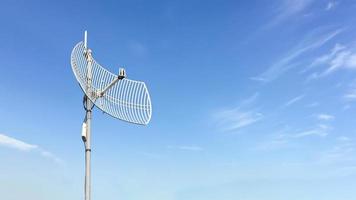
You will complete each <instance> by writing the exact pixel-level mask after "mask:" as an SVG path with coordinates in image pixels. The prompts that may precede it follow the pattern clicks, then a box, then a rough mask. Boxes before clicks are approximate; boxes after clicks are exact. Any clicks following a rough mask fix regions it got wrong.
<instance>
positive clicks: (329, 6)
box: [325, 1, 338, 11]
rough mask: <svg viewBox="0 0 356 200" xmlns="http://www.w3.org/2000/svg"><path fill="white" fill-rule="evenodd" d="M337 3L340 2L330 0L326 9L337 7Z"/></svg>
mask: <svg viewBox="0 0 356 200" xmlns="http://www.w3.org/2000/svg"><path fill="white" fill-rule="evenodd" d="M337 4H338V2H336V1H329V2H328V3H327V4H326V6H325V10H326V11H329V10H331V9H333V8H335V7H336V6H337Z"/></svg>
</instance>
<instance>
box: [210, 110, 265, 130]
mask: <svg viewBox="0 0 356 200" xmlns="http://www.w3.org/2000/svg"><path fill="white" fill-rule="evenodd" d="M216 117H217V118H218V123H219V126H220V127H221V128H222V130H224V131H232V130H237V129H240V128H243V127H245V126H249V125H251V124H254V123H256V122H258V121H259V120H261V119H262V118H263V115H262V114H261V113H259V112H255V111H253V110H250V111H243V110H241V109H240V108H233V109H226V110H223V111H221V112H219V113H217V114H216Z"/></svg>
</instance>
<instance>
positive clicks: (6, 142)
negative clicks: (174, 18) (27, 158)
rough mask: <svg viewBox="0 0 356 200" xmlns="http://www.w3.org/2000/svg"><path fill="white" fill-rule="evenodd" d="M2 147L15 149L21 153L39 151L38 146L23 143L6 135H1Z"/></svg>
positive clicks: (0, 143)
mask: <svg viewBox="0 0 356 200" xmlns="http://www.w3.org/2000/svg"><path fill="white" fill-rule="evenodd" d="M0 145H3V146H6V147H10V148H14V149H17V150H20V151H31V150H33V149H37V148H38V146H37V145H33V144H28V143H26V142H23V141H21V140H17V139H15V138H12V137H9V136H7V135H4V134H0Z"/></svg>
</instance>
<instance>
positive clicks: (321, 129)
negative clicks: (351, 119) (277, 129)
mask: <svg viewBox="0 0 356 200" xmlns="http://www.w3.org/2000/svg"><path fill="white" fill-rule="evenodd" d="M331 129H332V127H330V126H328V125H325V124H319V125H318V126H317V127H316V128H312V129H309V130H305V131H301V132H298V133H295V134H293V135H291V137H292V138H302V137H308V136H319V137H325V136H327V135H328V134H329V131H330V130H331Z"/></svg>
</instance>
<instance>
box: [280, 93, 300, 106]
mask: <svg viewBox="0 0 356 200" xmlns="http://www.w3.org/2000/svg"><path fill="white" fill-rule="evenodd" d="M304 97H305V95H304V94H302V95H299V96H296V97H294V98H292V99H290V100H289V101H287V102H286V103H285V104H284V105H283V107H288V106H291V105H293V104H295V103H297V102H298V101H300V100H302V99H303V98H304Z"/></svg>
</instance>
